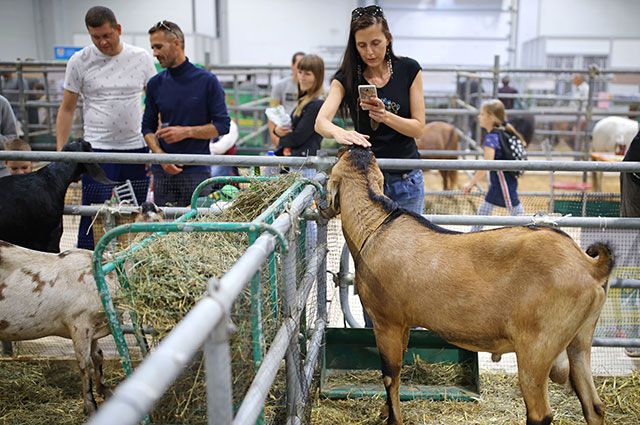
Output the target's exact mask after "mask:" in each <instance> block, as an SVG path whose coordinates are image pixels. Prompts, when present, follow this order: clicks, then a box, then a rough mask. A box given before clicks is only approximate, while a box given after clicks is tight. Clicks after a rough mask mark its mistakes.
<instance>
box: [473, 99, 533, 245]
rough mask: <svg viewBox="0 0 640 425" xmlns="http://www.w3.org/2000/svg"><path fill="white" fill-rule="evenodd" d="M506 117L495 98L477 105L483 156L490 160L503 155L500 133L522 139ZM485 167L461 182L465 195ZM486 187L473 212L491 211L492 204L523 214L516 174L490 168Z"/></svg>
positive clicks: (480, 178)
mask: <svg viewBox="0 0 640 425" xmlns="http://www.w3.org/2000/svg"><path fill="white" fill-rule="evenodd" d="M506 121H507V117H506V114H505V111H504V105H503V104H502V102H500V101H499V100H498V99H491V100H487V101H485V102H483V103H482V106H481V107H480V114H479V115H478V122H479V124H480V126H481V127H482V128H483V129H484V130H486V131H487V134H485V136H484V138H483V140H482V146H483V147H484V159H485V160H486V161H493V160H494V159H495V160H501V159H505V157H504V152H503V150H502V144H501V143H500V137H501V135H500V133H501V132H504V131H506V132H509V133H511V134H515V135H516V136H517V137H518V138H519V139H520V140H524V138H523V137H522V135H520V133H518V131H517V130H516V129H515V128H514V127H513V126H512V125H511V124H509V123H507V122H506ZM486 173H487V172H486V171H485V170H478V171H476V172H475V174H474V175H473V177H472V178H471V180H470V181H469V182H468V183H467V184H466V185H465V186H464V188H463V191H464V193H465V195H467V194H469V192H471V190H472V189H473V188H474V187H475V186H476V185H477V184H478V183H479V182H480V181H481V180H483V179H484V177H485V175H486ZM489 180H490V182H489V190H487V194H486V196H485V198H484V201H483V202H482V204H481V205H480V208H478V212H477V213H476V214H477V215H491V212H492V211H493V209H494V208H495V207H502V208H506V209H507V210H508V211H509V214H511V215H523V214H524V208H523V206H522V203H521V202H520V199H519V198H518V178H517V177H516V176H515V175H514V174H513V173H509V172H505V171H491V172H490V173H489ZM480 229H482V226H477V225H476V226H473V227H472V228H471V231H472V232H475V231H478V230H480Z"/></svg>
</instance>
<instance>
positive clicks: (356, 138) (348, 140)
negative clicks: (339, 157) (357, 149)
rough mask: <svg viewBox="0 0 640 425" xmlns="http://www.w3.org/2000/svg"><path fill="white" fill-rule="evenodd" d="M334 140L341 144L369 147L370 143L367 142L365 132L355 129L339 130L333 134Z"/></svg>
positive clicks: (367, 137) (367, 138)
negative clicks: (361, 132)
mask: <svg viewBox="0 0 640 425" xmlns="http://www.w3.org/2000/svg"><path fill="white" fill-rule="evenodd" d="M334 139H336V142H338V143H340V144H341V145H358V146H362V147H363V148H368V147H371V143H370V142H369V136H367V135H366V134H360V133H358V132H357V131H347V130H342V129H341V130H340V132H338V134H336V135H335V136H334Z"/></svg>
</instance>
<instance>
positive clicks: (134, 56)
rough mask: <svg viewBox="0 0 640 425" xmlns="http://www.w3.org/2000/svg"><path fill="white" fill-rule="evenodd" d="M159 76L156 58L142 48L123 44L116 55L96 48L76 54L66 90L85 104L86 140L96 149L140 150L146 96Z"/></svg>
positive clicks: (70, 66) (71, 63) (86, 49)
mask: <svg viewBox="0 0 640 425" xmlns="http://www.w3.org/2000/svg"><path fill="white" fill-rule="evenodd" d="M155 74H156V69H155V66H154V65H153V58H152V57H151V55H150V54H149V53H148V52H147V51H145V50H144V49H142V48H140V47H135V46H131V45H129V44H126V43H122V50H121V51H120V53H118V54H117V55H116V56H108V55H105V54H103V53H102V52H100V51H99V50H98V48H97V47H96V46H94V45H90V46H87V47H85V48H84V49H82V50H80V51H78V52H76V53H74V55H73V56H72V57H71V59H69V62H68V63H67V69H66V72H65V77H64V88H65V89H66V90H69V91H70V92H73V93H78V94H80V96H81V97H82V100H83V102H84V106H83V118H84V139H85V140H86V141H88V142H89V143H91V146H92V147H93V148H96V149H113V150H125V149H139V148H142V147H144V146H146V145H145V142H144V138H143V137H142V132H141V129H140V126H141V123H142V98H141V96H142V93H143V91H144V88H145V86H146V84H147V81H149V79H150V78H151V77H153V76H154V75H155Z"/></svg>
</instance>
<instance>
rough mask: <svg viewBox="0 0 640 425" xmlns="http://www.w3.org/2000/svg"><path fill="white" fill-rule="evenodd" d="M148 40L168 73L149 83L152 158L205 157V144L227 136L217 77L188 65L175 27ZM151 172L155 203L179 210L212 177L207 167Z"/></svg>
mask: <svg viewBox="0 0 640 425" xmlns="http://www.w3.org/2000/svg"><path fill="white" fill-rule="evenodd" d="M149 34H150V40H151V49H152V50H153V56H155V57H156V58H157V59H158V62H160V66H162V67H163V68H166V69H165V70H164V71H162V72H161V73H159V74H158V75H156V76H155V77H153V78H151V79H150V80H149V82H148V83H147V98H146V106H145V111H144V116H143V117H142V134H143V135H144V140H145V141H146V142H147V145H148V146H149V149H151V151H152V152H153V153H185V154H187V153H188V154H202V155H209V154H210V153H209V141H210V140H211V139H213V138H216V137H218V136H222V135H223V134H226V133H228V132H229V124H230V121H231V120H230V118H229V113H228V112H227V106H226V104H225V98H224V90H223V89H222V86H221V85H220V82H219V81H218V79H217V78H216V76H215V75H213V74H212V73H210V72H208V71H206V70H203V69H200V68H197V67H195V66H194V65H193V64H191V62H189V59H188V58H187V57H186V56H185V53H184V34H183V33H182V30H181V29H180V27H178V25H176V24H174V23H173V22H169V21H160V22H158V23H157V24H156V25H154V26H153V27H151V29H150V30H149ZM152 172H153V194H154V200H155V203H156V204H158V205H169V204H170V205H173V206H181V207H182V206H186V205H187V204H189V201H190V200H191V194H192V193H193V190H194V189H195V188H196V186H197V185H198V184H199V183H200V182H201V181H202V180H205V179H207V178H209V177H210V175H211V174H210V167H209V166H206V165H205V166H200V165H180V164H160V165H159V164H154V165H153V166H152Z"/></svg>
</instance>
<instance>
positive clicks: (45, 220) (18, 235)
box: [0, 140, 113, 252]
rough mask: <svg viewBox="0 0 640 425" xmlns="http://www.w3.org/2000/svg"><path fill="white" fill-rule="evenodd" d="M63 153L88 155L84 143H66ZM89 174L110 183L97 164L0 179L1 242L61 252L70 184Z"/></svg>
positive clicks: (62, 164) (54, 167)
mask: <svg viewBox="0 0 640 425" xmlns="http://www.w3.org/2000/svg"><path fill="white" fill-rule="evenodd" d="M62 150H63V151H65V152H91V145H90V144H89V143H88V142H85V141H83V140H74V141H71V142H69V143H67V144H66V145H65V146H64V148H63V149H62ZM83 173H88V174H89V175H90V176H91V177H93V178H94V179H95V180H96V181H98V182H100V183H103V184H111V183H113V182H112V181H111V180H109V179H108V178H107V176H106V174H105V173H104V171H103V170H102V168H101V167H100V166H99V165H98V164H94V163H76V162H52V163H51V164H49V165H47V166H46V167H44V168H42V169H40V170H38V171H36V172H34V173H30V174H21V175H13V176H6V177H3V178H1V179H0V193H1V194H2V196H0V239H1V240H4V241H7V242H11V243H14V244H16V245H20V246H23V247H25V248H30V249H35V250H37V251H45V252H60V238H61V237H62V214H63V211H64V197H65V194H66V193H67V188H68V187H69V185H70V184H71V182H74V181H78V180H79V179H80V176H81V175H82V174H83Z"/></svg>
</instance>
